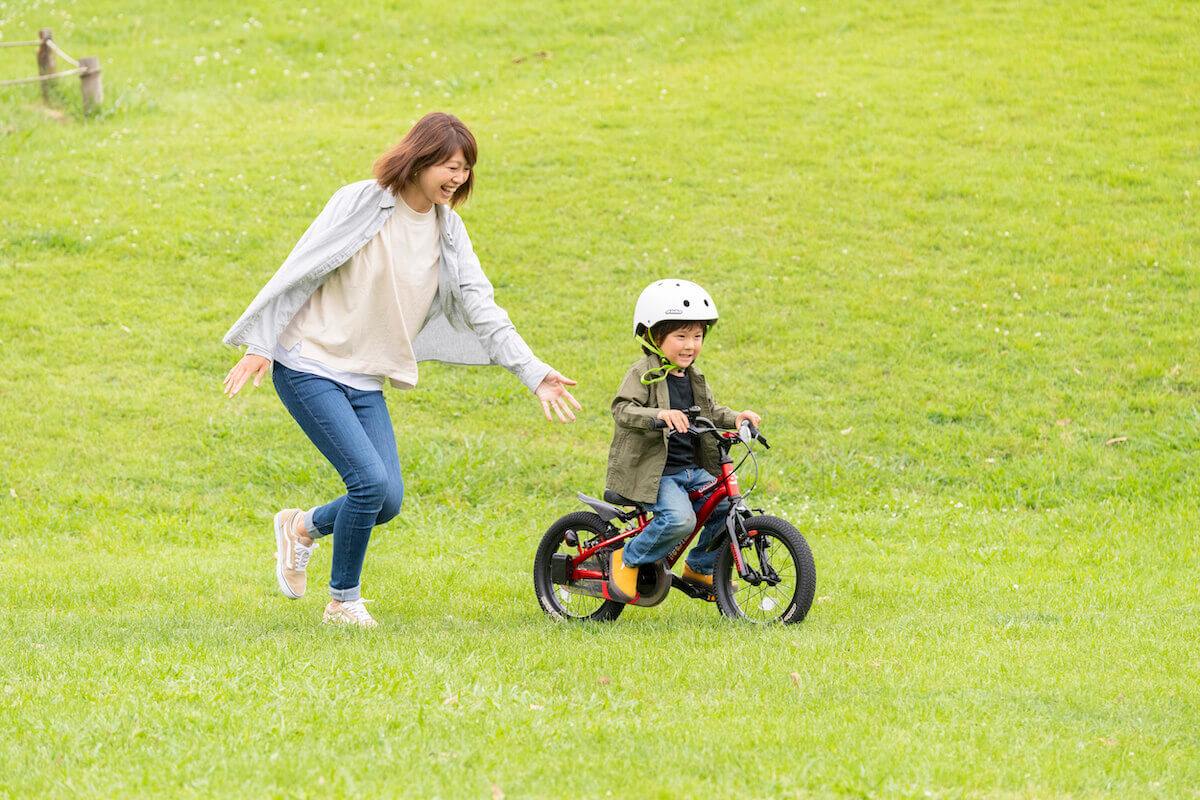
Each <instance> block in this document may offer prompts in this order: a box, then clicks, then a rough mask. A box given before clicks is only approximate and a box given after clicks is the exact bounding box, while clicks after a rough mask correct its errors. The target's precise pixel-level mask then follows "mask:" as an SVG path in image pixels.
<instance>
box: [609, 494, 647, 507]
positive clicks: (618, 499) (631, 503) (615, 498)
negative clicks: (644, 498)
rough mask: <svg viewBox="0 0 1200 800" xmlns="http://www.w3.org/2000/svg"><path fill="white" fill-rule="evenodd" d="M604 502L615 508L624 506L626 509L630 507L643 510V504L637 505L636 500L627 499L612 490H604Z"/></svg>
mask: <svg viewBox="0 0 1200 800" xmlns="http://www.w3.org/2000/svg"><path fill="white" fill-rule="evenodd" d="M604 502H606V503H612V504H613V505H615V506H625V507H626V508H630V507H632V508H636V509H639V510H640V509H642V508H644V504H643V503H639V502H638V501H637V500H630V499H629V498H628V497H624V496H622V495H619V494H617V493H616V492H614V491H613V490H612V489H605V490H604Z"/></svg>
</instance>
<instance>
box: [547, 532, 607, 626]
mask: <svg viewBox="0 0 1200 800" xmlns="http://www.w3.org/2000/svg"><path fill="white" fill-rule="evenodd" d="M607 528H608V526H607V525H605V524H604V520H602V519H600V517H599V515H597V514H593V513H590V512H588V511H575V512H572V513H570V514H567V515H566V516H564V517H560V518H559V519H557V520H555V521H554V522H553V523H552V524H551V525H550V527H549V528H547V529H546V532H545V533H544V534H542V540H541V542H540V543H539V544H538V549H537V555H535V556H534V559H533V591H534V594H535V595H537V599H538V605H540V606H541V608H542V611H545V612H546V614H548V615H549V616H551V617H553V618H555V619H561V620H568V621H571V622H578V621H582V620H593V621H596V622H611V621H612V620H614V619H616V618H617V617H619V616H620V615H621V612H622V611H624V610H625V604H624V603H618V602H616V601H615V600H605V601H604V602H603V603H601V604H600V606H599V607H598V608H597V609H596V610H595V611H593V612H592V613H591V614H589V615H587V616H586V617H584V616H576V615H572V614H569V613H567V611H566V609H564V608H563V607H562V604H561V603H559V602H558V600H557V597H556V595H555V592H554V582H553V581H552V580H551V578H550V562H551V556H553V555H554V554H555V553H556V552H558V547H559V544H560V543H561V542H562V540H563V537H564V536H565V534H566V531H568V530H580V529H584V530H587V531H588V532H589V533H593V534H600V533H603V532H604V531H605V530H606V529H607Z"/></svg>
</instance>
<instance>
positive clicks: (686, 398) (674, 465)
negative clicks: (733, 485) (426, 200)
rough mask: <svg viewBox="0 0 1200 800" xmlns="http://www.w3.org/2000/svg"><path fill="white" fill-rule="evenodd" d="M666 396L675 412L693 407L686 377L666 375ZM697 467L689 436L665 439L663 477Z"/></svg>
mask: <svg viewBox="0 0 1200 800" xmlns="http://www.w3.org/2000/svg"><path fill="white" fill-rule="evenodd" d="M667 394H668V395H669V396H670V398H671V408H673V409H676V410H677V411H687V410H688V409H689V408H691V407H692V406H693V405H695V398H694V397H693V395H692V382H691V381H690V380H688V377H687V375H672V374H670V373H667ZM697 466H699V465H698V464H697V463H696V444H695V440H694V439H693V438H692V437H691V436H680V435H678V434H676V435H674V436H670V437H668V438H667V466H666V467H664V468H663V475H674V474H675V473H677V472H683V471H684V470H685V469H693V468H695V467H697Z"/></svg>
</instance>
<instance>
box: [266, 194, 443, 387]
mask: <svg viewBox="0 0 1200 800" xmlns="http://www.w3.org/2000/svg"><path fill="white" fill-rule="evenodd" d="M440 258H441V257H440V249H439V247H438V226H437V214H436V211H435V210H434V209H433V208H430V209H429V211H427V212H425V213H419V212H416V211H413V210H412V209H411V208H409V207H408V204H407V203H405V202H404V200H403V198H400V197H397V198H396V208H395V210H394V211H393V212H392V215H391V216H390V217H388V219H387V221H386V222H384V223H383V227H382V228H381V229H380V231H379V233H378V234H376V236H375V238H373V239H371V241H369V242H367V244H366V245H364V246H363V248H362V249H361V250H359V251H358V252H357V253H355V254H354V255H353V256H351V257H350V260H349V261H347V262H346V263H345V264H343V265H342V266H340V267H338V268H337V269H335V270H334V271H333V273H332V274H331V275H330V276H329V279H328V280H326V281H325V283H323V284H322V285H321V286H320V288H318V289H317V290H316V291H315V292H313V294H312V296H311V297H309V298H308V301H307V302H306V303H305V304H304V305H303V306H301V307H300V311H299V312H297V314H296V316H295V317H294V318H293V319H292V321H291V323H290V324H289V325H288V326H287V328H286V329H284V331H283V333H282V334H281V335H280V337H279V342H278V344H276V346H275V360H276V361H278V362H279V363H281V364H284V365H285V366H287V367H290V368H291V369H297V370H303V371H305V372H313V373H315V374H317V375H324V376H325V377H327V378H331V379H333V380H336V381H338V382H340V383H344V384H346V385H348V386H352V387H354V388H356V389H363V390H365V391H369V390H372V389H382V388H383V381H384V379H387V380H389V381H391V383H392V385H393V386H396V387H398V388H401V389H411V388H413V387H414V386H416V385H417V359H416V356H415V355H414V354H413V348H412V340H413V339H414V338H415V337H416V335H417V333H418V332H419V331H420V330H421V326H422V325H423V324H424V322H425V318H426V316H427V315H428V314H429V307H430V306H431V305H432V304H433V298H434V296H435V295H436V294H437V287H438V266H439V262H440Z"/></svg>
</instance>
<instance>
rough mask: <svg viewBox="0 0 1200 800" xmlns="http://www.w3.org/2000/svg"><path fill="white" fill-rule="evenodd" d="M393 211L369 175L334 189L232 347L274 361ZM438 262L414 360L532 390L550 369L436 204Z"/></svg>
mask: <svg viewBox="0 0 1200 800" xmlns="http://www.w3.org/2000/svg"><path fill="white" fill-rule="evenodd" d="M395 208H396V197H395V196H394V195H393V194H392V193H391V192H390V191H388V190H387V189H384V188H383V187H381V186H380V185H379V184H378V183H376V182H375V181H373V180H365V181H359V182H357V183H352V184H350V185H349V186H343V187H342V188H341V189H339V190H338V191H337V192H336V193H335V194H334V195H333V197H332V198H330V200H329V202H328V203H326V204H325V208H324V209H322V211H321V213H320V214H318V215H317V218H316V219H315V220H313V223H312V225H310V226H309V227H308V230H307V231H305V232H304V235H303V236H301V237H300V241H298V242H297V243H296V246H295V247H294V248H293V249H292V252H291V253H290V254H289V255H288V257H287V259H286V260H285V261H284V262H283V265H282V266H280V268H279V270H278V271H277V272H276V273H275V275H274V276H273V277H272V278H271V280H269V281H267V285H266V286H264V287H263V288H262V291H260V292H259V293H258V296H256V297H255V298H254V300H253V301H251V303H250V306H249V307H248V308H247V309H246V311H245V313H243V314H242V316H241V317H240V318H239V319H238V321H237V322H235V323H234V324H233V327H232V328H230V329H229V331H228V332H227V333H226V334H225V337H224V342H225V343H226V344H229V345H234V346H236V345H245V346H246V348H247V352H250V353H253V354H255V355H259V356H262V357H263V358H266V359H272V358H273V355H274V352H275V344H276V342H277V341H278V340H279V336H280V335H281V334H282V333H283V331H284V329H285V328H286V327H287V326H288V324H289V323H290V322H291V321H292V317H294V316H296V313H297V312H298V311H299V310H300V307H301V306H303V305H304V303H305V302H306V301H307V300H308V298H309V296H310V295H312V293H313V292H315V291H316V290H317V287H319V286H320V285H321V284H322V283H324V282H325V280H326V279H327V278H328V277H329V275H330V274H331V273H332V272H333V271H334V270H335V269H337V268H338V267H340V266H341V265H343V264H345V263H346V262H347V261H348V260H349V259H350V257H351V256H352V255H354V254H355V253H356V252H358V250H359V249H361V248H362V247H363V246H364V245H366V243H367V242H369V241H371V239H372V238H374V237H375V235H376V234H377V233H379V229H380V228H382V227H383V223H384V222H385V221H386V220H387V218H388V217H389V216H391V214H392V211H393V210H395ZM435 208H436V209H437V221H438V232H439V235H440V247H441V259H440V264H439V267H438V288H437V293H436V295H435V296H434V299H433V305H432V306H430V309H429V314H428V315H427V316H426V318H425V322H424V324H423V325H422V326H421V330H420V332H419V333H418V334H417V336H416V338H415V339H413V352H414V354H415V355H416V357H417V361H443V362H446V363H449V364H470V365H487V364H496V365H499V366H502V367H504V368H505V369H506V370H508V371H509V372H511V373H512V374H513V375H515V376H516V377H517V378H518V379H519V380H520V381H521V383H523V384H525V386H527V387H528V388H529V390H530V391H533V390H535V389H536V388H537V387H538V385H539V384H540V383H541V382H542V380H543V379H544V378H545V377H546V375H547V374H548V373H549V372H550V367H549V365H547V364H546V363H544V362H542V361H541V360H539V359H538V358H537V357H536V356H535V355H534V354H533V351H532V350H531V349H530V348H529V345H527V344H525V340H524V339H522V338H521V336H520V334H518V333H517V329H516V328H515V327H514V326H513V324H512V321H511V320H509V318H508V314H507V313H505V311H504V309H502V308H500V306H498V305H496V301H495V299H494V294H495V293H494V290H493V289H492V284H491V282H490V281H488V279H487V276H486V275H484V274H483V269H482V268H481V267H480V264H479V259H478V258H477V257H476V256H475V251H474V250H473V249H472V247H471V239H470V238H469V237H468V236H467V229H466V226H465V225H463V221H462V218H461V217H460V216H459V215H458V214H456V213H455V212H454V210H453V209H451V208H450V207H449V206H443V205H435Z"/></svg>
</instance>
